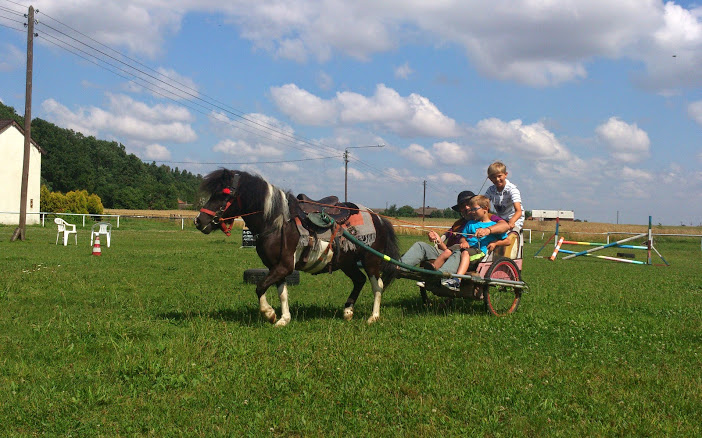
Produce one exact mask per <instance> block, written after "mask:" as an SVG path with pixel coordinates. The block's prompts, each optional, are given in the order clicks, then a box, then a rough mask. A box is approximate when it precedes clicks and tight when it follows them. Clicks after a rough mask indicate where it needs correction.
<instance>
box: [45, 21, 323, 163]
mask: <svg viewBox="0 0 702 438" xmlns="http://www.w3.org/2000/svg"><path fill="white" fill-rule="evenodd" d="M44 15H46V16H47V17H49V18H50V19H52V20H54V21H56V22H57V23H59V24H61V25H62V26H64V27H66V28H68V29H70V30H72V31H73V32H76V33H78V34H79V35H82V36H84V37H86V38H88V39H89V40H91V41H94V42H96V43H97V44H99V45H101V46H103V47H106V48H107V49H109V50H110V51H112V52H114V53H117V54H118V55H120V56H121V57H123V58H126V59H129V60H131V61H133V62H136V63H137V64H138V65H140V66H142V67H144V68H145V69H148V70H151V71H153V72H154V73H156V74H157V75H159V76H162V77H165V78H167V79H168V80H169V81H172V82H175V83H177V84H179V85H181V86H182V87H184V88H185V90H184V89H182V88H179V87H176V86H174V85H172V84H170V83H167V82H165V81H163V80H162V79H160V78H158V77H156V76H153V75H151V74H149V73H147V72H145V71H143V70H141V69H139V68H136V67H134V66H133V65H130V64H129V63H126V62H124V61H122V60H120V59H117V58H115V57H114V56H111V55H109V54H107V53H105V52H104V51H102V50H99V49H97V48H95V47H93V46H91V45H90V44H87V43H85V42H83V41H80V40H78V39H77V38H74V37H72V36H70V35H68V34H66V33H65V32H62V31H60V30H58V29H56V28H54V27H52V26H49V25H48V24H45V23H44V25H45V26H46V27H48V28H50V29H52V30H54V31H55V32H58V33H61V34H62V35H65V36H66V37H68V38H71V39H73V40H75V41H77V42H79V43H80V44H83V45H85V46H86V47H89V48H90V49H92V50H95V51H96V52H98V53H100V54H102V55H104V56H107V57H109V58H111V59H113V60H115V61H117V62H119V63H122V64H124V65H125V66H127V67H129V68H130V69H133V70H135V71H137V72H139V73H140V74H142V75H145V76H147V77H149V78H152V79H153V80H156V81H158V82H161V83H163V84H165V85H167V86H168V87H171V88H173V89H175V90H178V91H179V92H181V93H183V94H185V95H188V96H190V97H192V98H193V99H197V100H201V101H203V102H205V103H207V104H208V105H210V106H212V107H214V108H216V109H219V110H222V111H224V112H225V113H228V114H231V115H233V116H234V117H236V118H239V119H241V120H243V122H242V123H244V122H245V124H250V125H255V126H257V127H258V128H261V129H264V130H267V131H270V132H273V133H275V134H278V135H281V136H283V137H287V138H290V139H291V140H295V141H298V142H301V143H304V144H308V145H310V146H312V147H321V148H323V149H326V150H328V151H334V152H336V151H337V149H336V148H332V147H330V146H327V145H324V144H321V143H315V142H313V141H311V140H309V139H307V138H305V137H302V136H299V135H293V134H290V133H287V132H285V131H281V130H280V129H278V128H276V127H274V126H271V125H269V124H266V123H263V122H259V121H257V120H253V119H251V118H250V117H247V116H246V115H245V114H243V112H241V111H238V110H235V109H233V108H231V107H227V106H226V105H225V104H223V103H221V102H219V101H217V100H216V99H214V98H212V97H210V96H207V95H206V94H204V93H200V92H198V91H197V90H194V89H193V88H191V87H189V86H187V85H185V84H182V83H180V82H178V81H176V80H174V79H172V78H170V77H168V76H167V75H165V74H163V73H159V72H157V71H156V70H154V69H152V68H150V67H148V66H146V65H144V64H143V63H141V62H139V61H137V60H135V59H133V58H130V57H129V56H126V55H124V54H122V53H120V52H119V51H117V50H114V49H112V48H110V47H108V46H106V45H104V44H102V43H100V42H99V41H97V40H95V39H93V38H91V37H89V36H87V35H85V34H84V33H82V32H80V31H78V30H76V29H74V28H72V27H70V26H68V25H66V24H65V23H62V22H61V21H59V20H57V19H55V18H53V17H51V16H50V15H48V14H44ZM92 56H95V55H92ZM96 58H97V57H96ZM103 62H105V61H103ZM130 74H133V73H130ZM133 75H134V74H133ZM134 76H135V77H137V76H136V75H134ZM141 79H142V80H144V81H145V82H148V81H147V80H145V79H143V78H141ZM152 85H156V86H157V84H152ZM187 90H190V91H187ZM169 92H170V93H172V94H174V95H175V94H176V93H174V92H173V91H169ZM193 93H197V94H193ZM198 94H202V96H205V97H207V99H209V100H210V101H207V100H205V99H203V98H201V97H199V96H198ZM213 102H214V103H213ZM258 128H256V127H253V129H258Z"/></svg>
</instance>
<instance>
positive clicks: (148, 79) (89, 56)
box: [0, 0, 415, 183]
mask: <svg viewBox="0 0 702 438" xmlns="http://www.w3.org/2000/svg"><path fill="white" fill-rule="evenodd" d="M4 1H6V2H9V3H12V4H15V5H18V6H23V5H20V4H19V3H16V2H13V1H11V0H4ZM0 8H2V7H1V6H0ZM8 11H9V12H11V13H14V14H18V15H21V16H24V14H22V13H20V12H17V11H13V10H11V9H9V10H8ZM37 12H39V11H37ZM42 14H43V16H46V17H48V18H49V19H51V20H53V21H55V22H56V23H59V24H60V25H62V26H64V27H65V28H67V29H70V31H72V32H75V33H76V34H78V35H81V36H82V37H84V38H87V39H88V40H89V41H92V42H94V43H96V44H98V45H99V46H101V47H104V48H105V49H107V50H109V51H110V52H112V53H115V54H117V55H119V57H121V58H123V59H127V60H129V61H131V62H133V63H135V64H137V65H139V66H141V67H143V69H142V68H138V67H135V66H134V65H132V64H130V63H128V62H125V61H124V60H123V59H119V58H118V57H115V56H113V55H110V54H109V53H106V51H104V50H100V49H98V48H96V47H94V46H93V45H91V44H89V43H86V42H85V41H82V40H80V39H78V38H76V37H74V36H72V35H69V34H68V33H66V32H63V31H62V30H59V29H57V28H56V27H54V26H51V25H49V24H48V23H46V22H45V21H44V20H42V21H39V23H38V25H37V27H38V28H39V29H38V30H39V31H41V34H40V35H42V36H44V37H46V38H48V39H46V38H45V39H44V40H45V41H47V42H48V43H50V44H53V45H55V46H57V47H59V48H61V49H62V50H65V51H67V52H69V53H72V54H73V55H75V56H78V57H79V58H82V59H84V60H86V61H87V62H90V63H92V64H94V65H96V66H98V67H100V68H103V69H105V70H106V71H109V72H110V73H112V74H115V75H117V76H119V77H122V78H123V79H126V80H127V81H130V82H133V83H135V84H137V85H138V86H141V87H144V88H145V89H147V90H149V91H150V92H152V93H154V94H156V95H158V96H161V97H163V98H166V99H169V100H171V101H173V102H175V103H176V104H178V105H182V106H185V107H186V108H189V109H190V110H193V111H195V112H198V113H201V114H204V115H205V116H207V117H210V118H211V119H213V120H216V121H217V122H219V123H225V124H229V125H230V126H233V127H235V128H236V129H240V130H242V131H244V132H247V133H249V134H252V135H255V136H259V137H264V138H268V139H269V140H271V141H273V142H274V143H277V144H280V145H285V146H288V147H292V148H294V149H298V150H300V151H305V152H310V150H309V149H308V148H303V147H302V146H301V145H307V146H310V147H311V148H312V150H313V151H314V152H315V153H318V152H317V151H316V150H317V149H322V150H326V151H328V152H334V153H339V154H341V151H340V150H339V149H337V148H334V147H331V146H328V145H325V144H322V143H320V142H314V141H312V140H309V139H307V138H305V137H302V136H299V135H294V134H290V133H289V132H286V131H283V130H280V129H279V128H276V127H275V126H271V125H269V124H266V123H263V122H260V121H257V120H253V119H251V118H250V117H247V116H246V115H245V114H244V113H243V112H241V111H239V110H236V109H233V108H231V107H228V106H226V105H225V104H223V103H221V102H219V101H218V100H216V99H214V98H212V97H210V96H208V95H206V94H204V93H201V92H199V91H198V90H195V89H193V88H192V87H189V86H187V85H185V84H183V83H181V82H179V81H177V80H175V79H173V78H170V77H168V76H167V75H165V74H163V73H160V72H157V71H156V70H154V69H153V68H150V67H148V66H146V65H145V64H143V63H141V62H139V61H137V60H136V59H134V58H131V57H129V56H127V55H124V54H122V53H120V52H119V51H117V50H114V49H112V48H110V47H109V46H106V45H105V44H103V43H101V42H99V41H97V40H95V39H93V38H91V37H90V36H88V35H86V34H84V33H82V32H80V31H79V30H76V29H74V28H72V27H71V26H68V25H66V24H65V23H63V22H61V21H59V20H57V19H55V18H53V17H51V16H50V15H48V14H46V13H42ZM23 24H24V23H23ZM0 26H4V27H8V28H10V29H13V30H18V31H21V30H19V29H14V28H12V27H9V26H6V25H2V24H0ZM57 35H61V36H63V37H65V38H69V39H71V40H73V41H75V42H77V43H78V44H80V45H81V46H83V47H85V48H86V49H87V50H90V51H93V52H94V53H91V52H89V51H86V50H83V49H82V48H80V47H76V46H75V45H73V44H71V43H70V42H68V41H66V40H65V39H63V38H62V37H60V36H57ZM51 39H53V40H54V41H51ZM67 47H70V48H71V49H69V48H67ZM78 52H80V53H83V54H84V55H85V56H83V55H81V54H80V53H78ZM95 53H97V54H95ZM101 56H102V57H101ZM105 58H107V59H111V60H113V61H114V62H116V63H118V64H120V65H122V66H124V68H123V67H120V65H115V64H113V63H111V62H109V61H108V60H106V59H105ZM103 64H104V65H103ZM105 65H107V66H109V67H105ZM115 70H117V71H115ZM145 70H149V71H151V72H154V73H155V74H156V75H158V76H155V75H153V74H150V73H148V72H147V71H145ZM119 72H122V73H123V74H122V73H119ZM161 77H163V78H166V79H167V80H168V81H170V82H167V81H165V80H163V79H161ZM173 83H175V84H178V85H179V86H176V85H173ZM174 90H175V91H174ZM185 96H187V97H189V98H191V99H192V100H189V99H187V98H186V100H187V101H188V102H189V104H185V103H184V102H182V101H179V100H178V99H177V98H181V97H185ZM200 96H202V97H200ZM203 97H204V98H203ZM193 105H196V106H198V107H200V108H202V109H204V110H205V111H203V110H200V109H197V108H194V107H193ZM215 109H216V110H220V111H222V112H223V113H225V115H231V116H233V117H234V119H231V118H230V117H227V120H222V119H221V118H219V117H213V116H212V114H211V113H212V112H215ZM283 142H285V143H283ZM329 158H336V157H317V158H311V159H310V160H315V159H329ZM351 159H352V160H353V161H354V162H355V163H357V164H359V165H361V166H365V167H367V168H368V169H370V170H371V171H373V172H374V173H376V174H379V175H383V176H385V177H386V178H387V179H389V180H393V181H397V182H400V183H407V182H413V181H415V178H414V177H412V178H408V177H403V176H401V175H397V174H392V173H390V172H387V171H385V170H382V169H378V168H377V167H375V166H372V165H370V164H368V163H366V162H364V161H362V160H359V159H357V158H355V157H351ZM307 160H308V159H303V160H287V161H288V162H290V161H307ZM159 162H164V163H165V161H159ZM173 163H180V162H173ZM182 163H188V164H210V163H195V162H182ZM258 163H263V162H258ZM211 164H255V163H211Z"/></svg>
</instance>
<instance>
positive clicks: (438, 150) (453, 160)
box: [432, 141, 468, 165]
mask: <svg viewBox="0 0 702 438" xmlns="http://www.w3.org/2000/svg"><path fill="white" fill-rule="evenodd" d="M432 148H433V149H434V156H435V157H436V158H437V159H438V161H439V162H440V163H441V164H454V165H455V164H457V163H465V162H467V161H468V151H467V150H466V149H465V148H463V147H462V146H460V145H458V144H456V143H451V142H448V141H442V142H439V143H434V145H433V146H432Z"/></svg>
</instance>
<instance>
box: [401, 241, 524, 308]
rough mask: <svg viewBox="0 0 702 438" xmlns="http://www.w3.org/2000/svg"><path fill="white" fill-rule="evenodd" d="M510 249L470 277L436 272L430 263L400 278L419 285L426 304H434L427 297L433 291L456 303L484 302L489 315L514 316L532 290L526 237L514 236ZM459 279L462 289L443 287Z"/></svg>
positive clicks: (488, 260)
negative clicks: (526, 277) (525, 273)
mask: <svg viewBox="0 0 702 438" xmlns="http://www.w3.org/2000/svg"><path fill="white" fill-rule="evenodd" d="M508 238H509V239H510V240H511V243H510V245H509V246H506V247H497V248H496V249H495V251H492V252H490V253H488V255H487V256H485V258H484V259H483V260H481V261H480V263H478V265H477V267H476V269H475V271H473V272H468V273H467V274H466V275H456V274H450V273H443V272H440V271H436V270H434V269H433V267H432V266H431V264H430V263H429V262H427V263H425V264H424V266H422V268H419V269H417V268H415V269H408V268H407V267H405V269H406V270H402V271H400V274H399V277H400V278H407V279H411V280H415V281H417V285H418V286H419V293H420V294H421V296H422V301H423V302H424V304H430V303H431V300H430V298H429V296H428V295H427V291H430V292H431V293H433V294H434V295H436V296H439V297H444V298H447V299H448V300H452V299H454V298H467V299H471V300H482V301H483V302H484V303H485V307H486V309H487V311H488V312H490V313H492V314H493V315H496V316H504V315H509V314H511V313H514V312H515V311H516V310H517V307H519V302H520V301H521V298H522V293H524V292H526V291H527V290H528V286H527V284H526V283H525V282H524V281H523V280H522V273H521V272H522V251H523V241H522V235H521V233H518V232H514V231H513V232H510V233H509V236H508ZM450 277H458V278H460V279H461V285H460V288H450V287H448V286H445V285H443V284H442V281H441V280H442V279H445V278H450Z"/></svg>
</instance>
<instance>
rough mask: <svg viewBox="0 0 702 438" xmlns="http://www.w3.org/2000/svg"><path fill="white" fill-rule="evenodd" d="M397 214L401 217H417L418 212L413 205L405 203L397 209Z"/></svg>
mask: <svg viewBox="0 0 702 438" xmlns="http://www.w3.org/2000/svg"><path fill="white" fill-rule="evenodd" d="M397 215H398V216H399V217H416V216H417V213H415V211H414V208H412V207H411V206H409V205H403V206H402V207H400V208H399V209H398V210H397Z"/></svg>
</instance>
